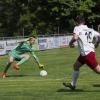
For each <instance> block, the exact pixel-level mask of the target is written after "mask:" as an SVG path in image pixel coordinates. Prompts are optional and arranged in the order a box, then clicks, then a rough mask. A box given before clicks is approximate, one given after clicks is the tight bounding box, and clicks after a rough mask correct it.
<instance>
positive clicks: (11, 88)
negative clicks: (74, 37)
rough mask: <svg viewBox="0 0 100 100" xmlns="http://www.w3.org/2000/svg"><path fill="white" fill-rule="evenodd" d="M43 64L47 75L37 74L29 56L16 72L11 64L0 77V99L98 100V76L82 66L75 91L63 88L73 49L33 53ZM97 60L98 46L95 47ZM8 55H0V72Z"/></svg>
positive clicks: (99, 83) (99, 59)
mask: <svg viewBox="0 0 100 100" xmlns="http://www.w3.org/2000/svg"><path fill="white" fill-rule="evenodd" d="M36 54H37V56H38V57H39V58H40V61H41V62H42V63H43V64H44V65H45V69H46V70H47V72H48V76H47V77H41V76H39V69H38V66H37V64H36V63H35V62H33V60H32V58H31V59H30V60H29V61H28V62H26V63H25V64H23V65H21V67H20V70H19V71H16V70H14V69H13V66H11V68H10V69H9V70H8V73H7V77H6V78H5V79H2V78H1V77H0V100H86V99H87V100H99V99H100V75H97V74H95V72H93V71H92V70H91V69H89V68H88V67H87V66H86V65H84V66H83V67H82V68H81V70H80V77H79V80H78V83H77V89H76V91H71V90H70V89H67V88H65V87H63V85H62V82H65V81H67V82H70V80H71V73H72V68H73V67H72V66H73V63H74V62H75V60H76V58H77V56H78V55H79V54H78V50H77V48H72V49H71V48H63V49H53V50H47V51H40V52H36ZM96 56H97V59H98V61H100V48H98V49H96ZM7 58H8V56H1V57H0V73H2V70H3V67H4V65H5V64H6V62H7Z"/></svg>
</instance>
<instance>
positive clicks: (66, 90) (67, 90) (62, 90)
mask: <svg viewBox="0 0 100 100" xmlns="http://www.w3.org/2000/svg"><path fill="white" fill-rule="evenodd" d="M57 92H84V90H83V89H75V90H70V89H64V88H62V89H58V90H57Z"/></svg>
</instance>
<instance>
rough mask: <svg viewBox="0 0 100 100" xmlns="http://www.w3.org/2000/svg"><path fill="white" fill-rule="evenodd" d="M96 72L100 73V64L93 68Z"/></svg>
mask: <svg viewBox="0 0 100 100" xmlns="http://www.w3.org/2000/svg"><path fill="white" fill-rule="evenodd" d="M93 70H94V71H95V72H96V73H98V74H100V65H99V64H98V65H97V66H96V67H95V68H94V69H93Z"/></svg>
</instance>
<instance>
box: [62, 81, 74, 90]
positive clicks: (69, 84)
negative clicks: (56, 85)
mask: <svg viewBox="0 0 100 100" xmlns="http://www.w3.org/2000/svg"><path fill="white" fill-rule="evenodd" d="M63 85H64V86H65V87H69V88H70V89H71V90H75V86H72V85H71V83H63Z"/></svg>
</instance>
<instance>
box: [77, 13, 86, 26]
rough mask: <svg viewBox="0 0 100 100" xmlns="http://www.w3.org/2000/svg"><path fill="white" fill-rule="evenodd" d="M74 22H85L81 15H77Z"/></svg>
mask: <svg viewBox="0 0 100 100" xmlns="http://www.w3.org/2000/svg"><path fill="white" fill-rule="evenodd" d="M76 22H77V23H78V24H81V23H85V18H84V17H83V16H80V15H79V16H77V17H76Z"/></svg>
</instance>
